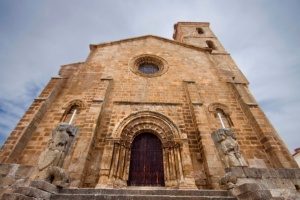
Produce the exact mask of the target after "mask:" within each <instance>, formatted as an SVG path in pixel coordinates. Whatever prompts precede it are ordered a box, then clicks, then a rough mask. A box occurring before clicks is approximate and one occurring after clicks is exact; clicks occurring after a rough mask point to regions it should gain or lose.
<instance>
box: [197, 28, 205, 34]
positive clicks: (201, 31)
mask: <svg viewBox="0 0 300 200" xmlns="http://www.w3.org/2000/svg"><path fill="white" fill-rule="evenodd" d="M196 30H197V32H198V33H199V34H203V33H204V30H203V28H196Z"/></svg>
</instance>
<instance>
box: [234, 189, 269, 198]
mask: <svg viewBox="0 0 300 200" xmlns="http://www.w3.org/2000/svg"><path fill="white" fill-rule="evenodd" d="M272 198H273V197H272V194H271V192H270V191H269V190H256V191H251V192H247V193H244V194H241V195H238V199H241V200H244V199H247V200H271V199H272Z"/></svg>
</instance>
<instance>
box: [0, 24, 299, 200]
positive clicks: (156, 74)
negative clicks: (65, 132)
mask: <svg viewBox="0 0 300 200" xmlns="http://www.w3.org/2000/svg"><path fill="white" fill-rule="evenodd" d="M173 38H174V40H169V39H165V38H161V37H157V36H152V35H147V36H141V37H136V38H129V39H124V40H120V41H113V42H108V43H102V44H92V45H90V53H89V55H88V57H87V59H86V60H85V61H84V62H80V63H74V64H67V65H63V66H61V69H60V71H59V76H58V77H53V78H51V80H50V82H49V83H48V84H47V86H46V87H45V88H44V90H43V91H42V93H41V94H40V96H39V97H37V98H36V99H34V102H33V103H32V105H31V106H30V108H29V109H28V110H27V112H26V113H25V115H24V116H23V117H22V119H21V120H20V122H19V123H18V124H17V126H16V127H15V129H14V130H13V131H12V133H11V135H10V136H9V137H8V139H7V141H6V142H5V143H4V145H3V147H2V149H1V152H0V161H1V163H2V164H7V165H9V164H11V165H13V164H19V165H20V166H35V165H36V163H37V160H38V159H39V157H40V156H41V154H42V153H43V151H44V150H45V148H46V147H47V144H48V141H49V139H50V138H51V132H52V130H53V129H54V128H55V127H56V126H57V125H59V124H60V123H62V122H65V123H68V124H71V125H73V126H75V127H77V128H76V131H75V134H74V135H73V136H74V137H73V142H72V145H71V146H70V149H69V150H68V155H67V156H66V157H65V159H64V161H63V164H62V166H61V167H62V168H63V169H64V170H65V171H66V172H67V173H68V174H69V176H70V178H71V180H72V181H71V183H70V184H71V185H70V186H71V187H77V188H127V187H130V186H143V187H145V186H155V187H164V188H169V189H193V190H204V189H212V190H218V189H220V188H222V184H223V185H226V184H227V182H228V181H227V180H225V182H224V177H226V174H228V173H231V172H232V173H235V174H236V176H235V178H234V179H237V182H238V183H239V180H242V179H243V178H244V179H245V178H250V179H251V178H252V179H255V177H251V175H249V174H248V175H247V170H248V172H249V173H250V172H253V171H251V170H252V169H256V172H257V173H261V174H264V173H262V172H263V170H265V171H264V172H268V173H269V172H270V170H276V169H280V170H282V169H286V170H287V169H290V170H291V171H289V172H291V173H298V172H299V171H295V170H298V165H297V163H296V162H295V160H294V159H293V157H292V156H291V154H290V152H289V150H288V149H287V147H286V145H285V144H284V142H283V141H282V140H281V138H280V136H279V135H278V134H277V132H276V130H275V129H274V127H273V126H272V125H271V123H270V122H269V120H268V119H267V117H266V116H265V114H264V113H263V111H262V109H261V108H260V106H259V105H258V104H257V102H256V101H255V99H254V98H253V96H252V94H251V92H250V91H249V89H248V85H249V82H248V81H247V79H246V78H245V76H244V75H243V73H242V72H241V71H240V69H239V68H238V67H237V65H236V64H235V62H234V61H233V59H232V58H231V56H230V54H229V53H228V52H227V51H226V50H225V48H224V47H223V46H222V44H221V43H220V41H219V40H218V38H217V37H216V36H215V35H214V33H213V32H212V30H211V29H210V27H209V23H204V22H178V23H177V24H175V26H174V35H173ZM249 59H250V58H249ZM220 130H221V131H222V130H225V131H224V134H223V132H222V133H221V132H220ZM226 130H227V132H228V134H227V132H226ZM228 130H229V131H228ZM218 131H219V132H218ZM225 133H226V134H227V135H229V136H230V139H231V140H230V141H229V140H228V141H229V142H227V143H226V142H224V143H222V141H225V140H226V137H227V135H226V134H225ZM229 136H228V137H229ZM226 141H227V140H226ZM230 145H232V147H231V146H230ZM228 146H230V147H228ZM227 147H228V148H227ZM226 148H227V149H226ZM230 152H233V153H232V154H231V153H230ZM237 154H238V155H237ZM234 159H236V161H234ZM241 159H242V160H241ZM240 169H243V170H244V173H246V176H244V175H238V174H239V172H238V171H239V170H240ZM249 170H250V171H249ZM293 170H294V171H293ZM29 171H30V170H28V173H29ZM30 173H32V171H30ZM276 173H277V172H276ZM293 176H296V175H295V174H294V175H290V177H285V179H286V180H287V181H289V183H290V185H291V186H288V187H289V188H288V189H289V190H293V189H294V190H295V191H296V189H298V188H297V187H299V185H300V182H299V178H300V177H299V178H296V177H294V178H293ZM28 177H30V175H28ZM276 177H277V178H278V179H282V177H281V178H280V176H279V175H278V176H277V175H276ZM276 177H275V178H276ZM257 178H258V177H256V179H257ZM259 178H261V179H263V178H264V177H262V176H260V177H259ZM273 178H274V177H273ZM225 179H226V178H225ZM250 179H249V180H250ZM252 179H251V180H252ZM222 181H223V183H222ZM229 182H230V181H229ZM231 182H234V181H231ZM237 182H236V181H235V183H234V184H236V183H237ZM246 182H247V181H245V183H246ZM248 182H249V181H248ZM250 182H251V181H250ZM220 183H221V184H220ZM266 187H269V186H266ZM270 187H271V186H270ZM282 187H283V188H282V189H286V188H287V187H284V186H282ZM293 187H294V188H293ZM229 188H232V187H229ZM271 189H278V188H276V187H275V186H274V188H271ZM271 189H270V190H271ZM272 195H273V193H272Z"/></svg>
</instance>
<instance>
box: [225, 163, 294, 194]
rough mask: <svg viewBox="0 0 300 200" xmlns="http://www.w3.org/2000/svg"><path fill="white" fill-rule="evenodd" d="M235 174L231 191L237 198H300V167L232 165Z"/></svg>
mask: <svg viewBox="0 0 300 200" xmlns="http://www.w3.org/2000/svg"><path fill="white" fill-rule="evenodd" d="M229 172H232V173H233V174H234V175H236V176H237V178H238V179H237V183H236V186H237V187H235V188H233V189H231V191H232V193H233V194H234V195H235V196H237V197H238V198H239V199H260V198H262V199H270V198H272V197H277V198H281V199H289V200H297V199H300V193H299V189H300V169H283V168H281V169H274V168H268V169H267V168H248V167H232V168H228V169H227V173H229Z"/></svg>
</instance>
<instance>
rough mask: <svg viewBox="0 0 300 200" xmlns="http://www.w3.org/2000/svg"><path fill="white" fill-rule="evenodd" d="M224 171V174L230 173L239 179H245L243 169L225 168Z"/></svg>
mask: <svg viewBox="0 0 300 200" xmlns="http://www.w3.org/2000/svg"><path fill="white" fill-rule="evenodd" d="M225 170H226V173H228V172H232V173H234V174H235V175H236V176H237V177H239V178H246V174H245V171H244V167H229V168H226V169H225Z"/></svg>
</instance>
